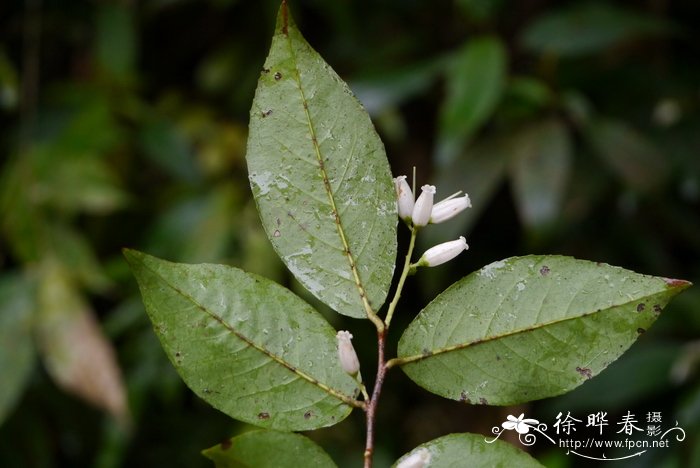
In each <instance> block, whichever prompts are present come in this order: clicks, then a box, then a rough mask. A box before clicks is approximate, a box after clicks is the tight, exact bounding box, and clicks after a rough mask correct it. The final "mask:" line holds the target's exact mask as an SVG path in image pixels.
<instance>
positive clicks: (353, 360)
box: [335, 330, 360, 375]
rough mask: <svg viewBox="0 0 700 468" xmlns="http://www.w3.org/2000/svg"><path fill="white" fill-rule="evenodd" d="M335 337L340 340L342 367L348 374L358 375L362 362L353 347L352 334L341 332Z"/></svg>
mask: <svg viewBox="0 0 700 468" xmlns="http://www.w3.org/2000/svg"><path fill="white" fill-rule="evenodd" d="M335 337H336V338H337V339H338V359H339V360H340V367H342V368H343V370H344V371H345V372H347V373H348V374H350V375H356V374H357V373H358V372H359V371H360V361H359V360H358V359H357V353H355V348H353V346H352V341H351V340H352V334H351V333H350V332H349V331H345V330H340V331H339V332H338V333H336V335H335Z"/></svg>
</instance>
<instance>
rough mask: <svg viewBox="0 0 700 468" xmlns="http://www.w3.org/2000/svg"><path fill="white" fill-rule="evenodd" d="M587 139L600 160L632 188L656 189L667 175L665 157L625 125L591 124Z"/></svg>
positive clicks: (605, 122)
mask: <svg viewBox="0 0 700 468" xmlns="http://www.w3.org/2000/svg"><path fill="white" fill-rule="evenodd" d="M585 136H586V137H587V139H588V141H589V143H590V144H591V146H592V147H593V149H594V150H595V151H596V152H597V153H598V154H599V155H600V157H601V158H602V159H603V160H604V161H605V162H606V163H607V164H608V165H609V166H610V167H611V168H612V169H613V170H614V171H615V172H617V173H618V174H619V175H620V176H621V177H622V178H623V179H624V180H625V181H626V182H627V183H628V184H629V185H630V186H631V187H632V188H635V189H637V190H642V191H644V190H650V189H653V188H655V187H657V186H659V185H661V184H662V183H663V182H664V180H665V178H666V177H667V175H668V172H669V167H668V163H667V159H666V158H665V155H664V154H662V153H661V152H660V151H659V149H658V148H656V147H655V146H654V145H653V144H652V143H651V142H650V141H649V140H648V139H647V138H646V137H645V136H644V135H642V134H641V133H640V132H638V131H637V130H635V129H634V128H633V127H630V126H629V125H628V124H626V123H625V122H622V121H618V120H613V119H600V120H597V121H595V122H591V123H590V125H589V126H588V127H587V128H586V131H585Z"/></svg>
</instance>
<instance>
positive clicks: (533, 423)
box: [501, 413, 540, 434]
mask: <svg viewBox="0 0 700 468" xmlns="http://www.w3.org/2000/svg"><path fill="white" fill-rule="evenodd" d="M524 416H525V413H521V414H520V416H518V417H517V418H516V417H515V416H512V415H510V414H509V415H508V417H507V418H506V419H508V421H505V422H504V423H503V424H501V426H503V429H507V430H509V431H512V430H513V429H515V430H516V431H517V433H518V434H527V433H528V432H530V428H531V427H537V425H538V424H539V423H540V422H539V421H538V420H537V419H523V418H524Z"/></svg>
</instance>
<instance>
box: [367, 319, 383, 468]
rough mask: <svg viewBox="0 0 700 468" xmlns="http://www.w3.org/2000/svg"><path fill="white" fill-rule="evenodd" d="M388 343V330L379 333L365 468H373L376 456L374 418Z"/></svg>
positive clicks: (368, 408) (368, 419)
mask: <svg viewBox="0 0 700 468" xmlns="http://www.w3.org/2000/svg"><path fill="white" fill-rule="evenodd" d="M385 342H386V329H384V330H382V331H378V332H377V380H376V381H375V382H374V389H373V391H372V398H371V399H370V400H369V401H368V402H367V407H366V408H365V412H366V416H367V439H366V441H365V456H364V460H365V464H364V468H372V455H373V454H374V417H375V414H376V412H377V403H378V402H379V395H380V394H381V393H382V385H383V384H384V376H385V375H386V371H387V367H386V363H385V361H384V345H385Z"/></svg>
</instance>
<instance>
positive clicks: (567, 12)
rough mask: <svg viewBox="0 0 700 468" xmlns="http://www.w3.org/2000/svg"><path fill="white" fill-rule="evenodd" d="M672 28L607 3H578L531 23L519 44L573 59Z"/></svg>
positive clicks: (666, 23) (662, 22)
mask: <svg viewBox="0 0 700 468" xmlns="http://www.w3.org/2000/svg"><path fill="white" fill-rule="evenodd" d="M672 29H673V28H672V25H671V24H670V23H669V22H667V21H664V20H662V19H660V18H655V17H653V16H646V15H641V14H639V13H636V12H634V11H632V10H627V9H624V8H620V7H618V6H615V5H611V4H609V3H592V2H581V3H578V4H575V5H574V6H573V7H566V8H562V9H560V10H555V11H551V12H549V13H547V14H545V15H542V16H541V17H540V18H538V19H537V20H535V21H534V22H532V23H531V24H530V25H529V27H528V28H527V29H526V30H525V33H524V34H523V37H522V42H523V44H524V45H525V47H527V48H528V49H530V50H534V51H537V52H547V53H554V54H557V55H562V56H575V55H580V54H586V53H591V52H598V51H602V50H605V49H609V48H610V47H613V46H615V45H617V44H618V43H620V42H622V41H624V40H630V39H635V38H637V37H640V36H650V35H659V34H665V33H668V32H670V31H672Z"/></svg>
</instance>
